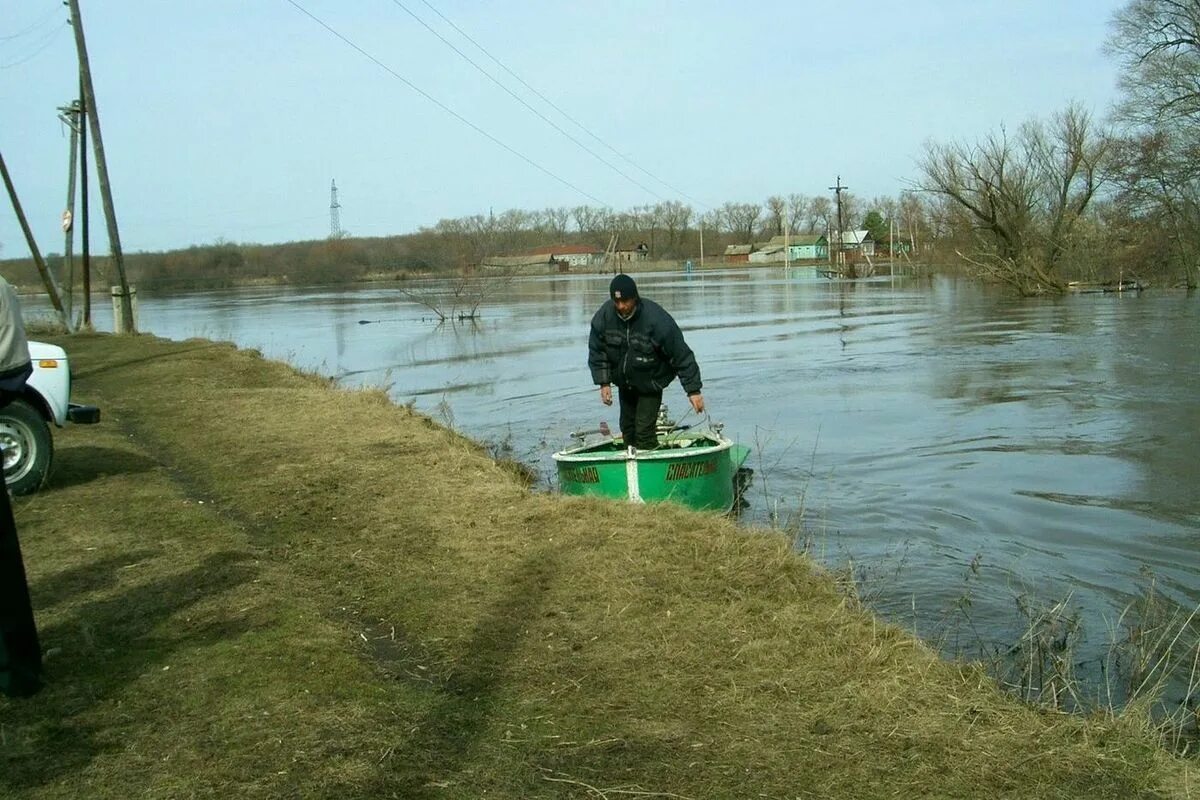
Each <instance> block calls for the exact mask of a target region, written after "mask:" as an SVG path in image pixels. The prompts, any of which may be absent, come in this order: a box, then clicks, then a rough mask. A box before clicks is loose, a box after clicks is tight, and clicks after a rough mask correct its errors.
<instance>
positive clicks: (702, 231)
mask: <svg viewBox="0 0 1200 800" xmlns="http://www.w3.org/2000/svg"><path fill="white" fill-rule="evenodd" d="M700 269H704V217H701V218H700Z"/></svg>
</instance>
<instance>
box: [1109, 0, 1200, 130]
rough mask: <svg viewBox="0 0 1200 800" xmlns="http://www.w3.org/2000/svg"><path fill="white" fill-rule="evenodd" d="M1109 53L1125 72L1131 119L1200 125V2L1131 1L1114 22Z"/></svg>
mask: <svg viewBox="0 0 1200 800" xmlns="http://www.w3.org/2000/svg"><path fill="white" fill-rule="evenodd" d="M1106 49H1107V50H1108V51H1109V52H1110V53H1113V54H1115V55H1116V56H1117V57H1118V59H1119V60H1120V62H1121V64H1122V66H1123V67H1124V69H1125V71H1124V72H1123V73H1122V75H1121V79H1120V86H1121V89H1122V91H1123V93H1124V100H1123V102H1122V103H1121V111H1122V113H1123V115H1124V116H1125V117H1126V118H1127V119H1131V120H1137V121H1140V122H1142V123H1145V124H1151V125H1153V124H1157V123H1160V122H1164V121H1177V120H1181V119H1186V120H1189V121H1191V123H1192V124H1195V123H1197V122H1200V2H1196V0H1132V2H1130V3H1129V4H1128V5H1126V6H1125V7H1124V8H1122V9H1121V10H1120V11H1118V12H1117V13H1116V15H1115V16H1114V17H1113V31H1112V35H1111V36H1110V37H1109V39H1108V42H1107V45H1106Z"/></svg>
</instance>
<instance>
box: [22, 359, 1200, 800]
mask: <svg viewBox="0 0 1200 800" xmlns="http://www.w3.org/2000/svg"><path fill="white" fill-rule="evenodd" d="M58 341H62V343H63V344H65V346H67V347H68V349H69V351H70V354H71V356H72V364H73V367H74V370H75V390H74V391H75V395H76V398H77V399H79V400H81V401H86V402H92V403H96V404H98V405H100V406H101V408H102V409H103V414H104V421H103V422H102V423H101V424H100V425H99V426H91V427H89V428H81V429H77V430H71V429H66V430H63V431H60V432H59V434H58V439H57V442H58V448H59V449H58V454H57V458H56V461H57V466H56V469H55V472H54V475H53V476H52V478H51V483H50V485H49V486H48V487H47V488H46V489H45V490H44V491H42V492H41V493H39V494H36V495H33V496H32V497H30V498H19V499H18V500H17V505H16V508H17V524H18V530H19V531H20V535H21V542H22V547H23V549H24V554H25V561H26V568H27V570H28V572H29V575H30V581H31V592H32V596H33V602H34V608H35V613H36V615H37V619H38V624H39V628H40V632H41V637H42V645H43V648H44V649H45V650H46V652H47V660H46V672H45V678H46V681H47V686H46V688H45V689H43V691H42V692H41V693H40V694H38V695H37V696H35V697H33V698H31V699H28V700H21V701H15V700H6V699H0V795H5V796H14V797H38V798H41V797H84V796H86V797H133V796H155V797H157V796H162V797H176V796H188V797H191V796H219V797H290V796H304V797H310V796H316V797H321V796H337V797H364V798H365V797H370V798H374V797H403V798H479V797H499V798H559V797H578V798H618V797H628V796H641V797H674V798H679V797H684V798H732V797H760V796H762V797H778V798H783V797H788V798H794V797H830V798H841V797H844V798H864V797H896V796H898V797H914V796H935V797H970V796H978V795H983V794H987V795H989V796H999V797H1006V796H1007V797H1083V796H1086V797H1113V798H1132V797H1160V796H1166V795H1169V794H1172V793H1182V792H1183V791H1184V790H1185V788H1184V779H1185V773H1184V770H1183V767H1182V766H1181V765H1180V762H1178V761H1175V760H1174V759H1172V758H1171V757H1170V756H1168V755H1167V754H1166V753H1165V751H1163V750H1162V749H1161V748H1159V747H1158V746H1157V745H1156V744H1155V742H1154V741H1153V739H1152V738H1151V737H1150V736H1149V735H1148V734H1147V733H1146V732H1145V729H1144V728H1143V727H1141V726H1139V725H1138V724H1137V721H1136V720H1133V719H1128V718H1117V719H1112V718H1104V717H1095V718H1084V717H1080V716H1073V715H1065V714H1055V713H1046V712H1038V711H1035V710H1033V709H1031V708H1029V707H1027V706H1025V705H1022V704H1021V703H1019V702H1018V701H1016V700H1014V699H1012V698H1010V697H1007V696H1005V695H1003V694H1002V693H1000V692H999V691H998V690H997V689H996V688H995V686H994V684H993V683H992V681H991V680H990V679H988V678H987V677H986V676H985V675H984V674H983V671H982V670H980V669H977V668H973V667H970V666H963V665H959V664H953V663H949V662H946V661H943V660H941V659H939V658H938V657H937V655H936V654H935V653H934V652H932V651H931V650H930V649H929V648H927V647H926V646H924V645H923V644H921V643H920V642H919V641H917V640H915V639H913V638H912V637H911V636H910V635H909V634H907V633H905V632H904V631H902V630H900V629H898V628H895V627H892V626H889V625H885V624H883V623H881V622H879V621H878V620H877V619H876V618H874V617H873V616H872V615H871V614H870V613H868V612H864V611H862V610H861V609H859V608H858V607H857V605H856V604H855V603H853V602H849V601H848V600H847V598H846V597H845V596H844V595H843V594H840V593H839V592H838V590H837V588H836V586H835V583H834V581H833V580H832V578H831V577H830V576H829V575H828V574H826V573H824V572H822V571H821V570H819V569H818V568H816V567H814V566H813V565H812V563H811V562H810V561H808V560H807V559H805V558H804V557H802V556H798V555H796V554H795V553H794V552H793V551H792V549H791V547H790V544H789V541H788V540H787V538H786V537H784V536H782V535H773V534H765V533H755V532H749V531H745V530H740V529H738V528H737V527H736V526H734V525H733V524H732V523H731V522H730V521H728V520H726V519H723V518H719V517H714V516H708V515H703V514H697V513H693V512H688V511H685V510H682V509H677V508H673V507H653V508H648V507H635V506H630V505H626V504H622V503H615V502H607V501H596V500H576V499H568V498H563V497H557V496H549V495H543V494H536V493H531V492H530V491H528V490H527V489H526V488H525V487H524V486H523V485H522V483H521V481H520V480H519V478H518V477H517V476H514V475H513V473H512V472H511V471H510V470H506V469H505V468H504V467H502V466H500V465H497V464H496V463H495V461H493V460H492V459H491V458H490V457H489V456H488V454H487V453H486V452H485V451H484V449H483V448H482V447H480V446H478V445H476V444H474V443H472V442H470V441H468V440H466V439H464V438H462V437H460V436H458V435H457V434H455V433H453V432H451V431H448V430H446V429H445V428H443V427H441V426H439V425H437V424H435V423H434V422H432V421H431V420H429V419H428V418H426V417H424V416H422V415H420V414H417V413H414V412H413V411H412V410H411V409H407V408H404V407H399V406H395V405H393V404H391V403H390V402H388V400H387V397H386V396H385V395H384V393H383V392H382V391H378V390H373V391H372V390H368V391H347V390H340V389H337V388H335V387H333V386H331V385H330V383H329V382H328V381H326V380H323V379H321V378H318V377H314V376H311V375H304V374H300V373H298V372H296V371H294V370H292V369H290V368H288V367H286V366H283V365H280V364H277V363H274V362H270V361H267V360H264V359H263V358H261V357H260V356H258V355H257V354H255V353H253V352H248V351H238V350H236V349H234V348H233V347H232V346H229V345H223V344H215V343H212V342H207V341H201V340H191V341H187V342H166V341H162V340H159V339H155V338H153V337H146V336H141V337H125V338H117V337H111V336H104V335H81V336H75V337H72V338H70V339H69V340H65V341H63V340H58Z"/></svg>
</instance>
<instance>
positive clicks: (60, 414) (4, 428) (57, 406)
mask: <svg viewBox="0 0 1200 800" xmlns="http://www.w3.org/2000/svg"><path fill="white" fill-rule="evenodd" d="M29 356H30V358H31V359H32V361H33V374H32V375H30V376H29V380H28V381H27V382H26V384H25V391H24V392H23V393H22V395H21V396H19V397H16V398H14V399H13V400H11V401H9V402H8V403H6V404H5V405H3V406H2V407H0V451H2V453H3V460H4V480H5V482H6V483H7V484H8V490H9V491H10V492H12V493H13V494H30V493H31V492H35V491H37V490H38V489H40V488H41V487H42V484H44V483H45V482H46V478H47V477H49V475H50V466H51V464H53V463H54V436H53V434H52V433H51V429H50V426H51V425H53V426H54V427H56V428H61V427H62V426H63V425H64V424H65V423H67V422H74V423H78V424H82V425H90V424H93V423H96V422H99V421H100V409H98V408H96V407H95V406H83V405H79V404H77V403H72V402H71V365H70V363H69V362H68V360H67V352H66V351H65V350H63V349H62V348H61V347H59V346H57V345H53V344H46V343H45V342H30V343H29Z"/></svg>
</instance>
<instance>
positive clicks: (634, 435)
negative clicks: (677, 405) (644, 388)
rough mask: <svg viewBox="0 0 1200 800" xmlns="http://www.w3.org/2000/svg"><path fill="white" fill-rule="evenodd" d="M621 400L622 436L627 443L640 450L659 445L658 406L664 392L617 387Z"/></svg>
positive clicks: (660, 403)
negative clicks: (657, 428)
mask: <svg viewBox="0 0 1200 800" xmlns="http://www.w3.org/2000/svg"><path fill="white" fill-rule="evenodd" d="M617 395H618V396H619V398H620V401H621V436H622V437H624V439H625V444H626V445H633V446H634V447H636V448H637V449H639V450H650V449H652V448H654V447H657V446H658V433H657V431H656V430H655V426H656V425H657V424H658V408H659V406H661V405H662V392H639V391H637V390H636V389H632V388H630V387H628V386H621V387H618V388H617Z"/></svg>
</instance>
